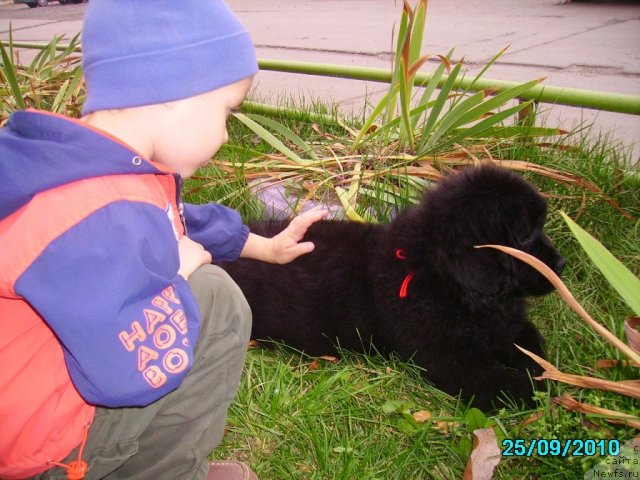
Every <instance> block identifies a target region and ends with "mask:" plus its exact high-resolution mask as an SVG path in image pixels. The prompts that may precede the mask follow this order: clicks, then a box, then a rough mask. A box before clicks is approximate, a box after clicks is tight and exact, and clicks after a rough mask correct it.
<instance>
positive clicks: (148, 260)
mask: <svg viewBox="0 0 640 480" xmlns="http://www.w3.org/2000/svg"><path fill="white" fill-rule="evenodd" d="M178 265H179V257H178V249H177V240H176V236H175V233H174V232H173V229H172V226H171V223H170V221H169V219H168V217H167V214H166V212H164V211H163V210H162V209H160V208H158V207H156V206H153V205H148V204H145V203H132V202H115V203H112V204H110V205H108V206H106V207H103V208H102V209H100V210H98V211H96V212H94V213H93V214H91V215H90V216H89V217H87V218H85V219H84V220H83V221H82V222H80V223H78V224H76V225H75V226H73V227H72V228H70V229H69V230H67V231H66V232H64V233H63V234H62V235H60V236H59V237H57V238H56V239H55V240H53V241H52V242H51V243H50V244H49V245H48V246H47V248H46V249H45V250H44V251H43V252H42V253H41V254H40V256H39V257H38V258H37V259H36V260H35V261H34V262H33V263H32V264H31V265H30V266H29V268H28V269H27V270H26V271H25V272H24V273H23V274H22V275H21V276H20V278H19V279H18V281H17V282H16V284H15V291H16V293H18V294H19V295H21V296H22V297H23V298H25V299H26V300H27V301H28V302H29V303H30V304H31V305H32V307H33V308H34V309H35V310H36V311H37V312H38V313H39V314H40V315H41V316H42V317H43V319H44V320H45V321H46V322H47V324H48V325H49V326H50V328H51V329H52V330H53V331H54V332H55V334H56V336H57V337H58V338H59V340H60V342H61V344H62V347H63V351H64V355H65V360H66V364H67V368H68V370H69V373H70V376H71V379H72V381H73V382H74V385H75V386H76V388H77V389H78V391H79V392H80V394H81V395H82V396H83V398H84V399H85V400H86V401H87V402H88V403H91V404H94V405H100V406H105V407H123V406H144V405H148V404H149V403H151V402H153V401H154V400H157V399H158V398H160V397H162V396H164V395H166V394H167V393H168V392H170V391H172V390H174V389H175V388H177V387H178V385H179V384H180V383H181V381H182V379H183V378H184V376H185V375H186V374H187V372H188V370H189V369H190V367H191V365H192V363H193V349H194V348H195V344H196V341H197V338H198V330H199V322H200V314H199V309H198V305H197V303H196V301H195V298H194V297H193V295H192V293H191V291H190V289H189V285H188V282H187V281H186V280H185V279H184V278H182V277H181V276H180V275H178V274H177V271H178Z"/></svg>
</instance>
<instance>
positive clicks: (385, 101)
mask: <svg viewBox="0 0 640 480" xmlns="http://www.w3.org/2000/svg"><path fill="white" fill-rule="evenodd" d="M396 93H397V86H396V87H394V88H392V89H391V90H390V91H389V92H388V93H386V94H385V95H384V97H382V99H381V100H380V102H378V105H377V106H376V108H374V109H373V111H372V112H371V114H370V115H369V117H367V119H366V120H365V122H364V124H363V125H362V128H361V129H360V131H359V132H358V135H357V136H356V138H355V140H354V141H353V145H352V147H351V148H352V149H355V148H357V147H358V146H360V143H361V142H362V139H363V138H364V136H365V135H366V134H367V133H368V132H369V129H370V128H371V126H372V125H373V124H374V122H375V121H376V120H377V119H378V117H379V116H380V115H381V114H382V112H383V111H384V110H385V109H386V108H388V107H389V103H390V99H391V97H395V95H396Z"/></svg>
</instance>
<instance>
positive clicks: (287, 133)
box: [246, 113, 318, 160]
mask: <svg viewBox="0 0 640 480" xmlns="http://www.w3.org/2000/svg"><path fill="white" fill-rule="evenodd" d="M246 115H247V117H249V118H251V119H252V120H255V121H256V122H258V123H260V124H262V125H264V126H266V127H269V128H271V129H272V130H275V131H276V132H278V133H279V134H280V135H282V136H283V137H284V138H286V139H287V140H289V141H290V142H292V143H294V144H296V145H297V146H298V147H300V148H301V149H302V150H303V151H304V153H305V154H308V155H309V156H310V157H311V158H313V159H314V160H317V159H318V157H317V156H316V154H315V152H314V151H313V149H312V148H311V146H310V145H309V144H308V143H307V142H305V141H304V140H303V139H302V138H300V137H299V136H298V135H296V134H295V133H294V132H292V131H291V130H290V129H288V128H287V127H285V126H284V125H282V124H281V123H280V122H277V121H275V120H273V119H271V118H268V117H263V116H262V115H258V114H256V113H247V114H246Z"/></svg>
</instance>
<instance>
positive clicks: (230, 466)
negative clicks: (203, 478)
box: [207, 460, 258, 480]
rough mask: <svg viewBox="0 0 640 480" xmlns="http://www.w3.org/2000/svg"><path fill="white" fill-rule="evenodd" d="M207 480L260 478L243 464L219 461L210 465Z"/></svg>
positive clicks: (249, 479) (255, 479)
mask: <svg viewBox="0 0 640 480" xmlns="http://www.w3.org/2000/svg"><path fill="white" fill-rule="evenodd" d="M207 480H258V477H256V474H255V473H253V472H252V471H251V469H250V468H249V467H248V466H247V465H245V464H244V463H242V462H236V461H233V460H219V461H216V462H210V463H209V474H208V475H207Z"/></svg>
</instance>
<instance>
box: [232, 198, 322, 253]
mask: <svg viewBox="0 0 640 480" xmlns="http://www.w3.org/2000/svg"><path fill="white" fill-rule="evenodd" d="M328 213H329V212H328V211H327V210H325V209H324V208H322V207H315V208H312V209H311V210H309V211H307V212H305V213H303V214H300V215H298V216H297V217H296V218H294V219H293V220H291V223H290V224H289V226H288V227H287V228H285V229H284V230H283V231H282V232H280V233H279V234H278V235H276V236H275V237H273V238H264V237H261V236H259V235H255V234H253V233H251V234H249V238H248V239H247V243H246V244H245V246H244V249H243V250H242V253H241V256H242V257H246V258H254V259H256V260H262V261H265V262H269V263H281V264H282V263H289V262H291V261H293V260H295V259H296V258H298V257H299V256H300V255H304V254H306V253H309V252H312V251H313V249H314V248H315V246H314V245H313V243H312V242H302V243H299V242H300V240H302V238H303V237H304V234H305V233H307V230H308V229H309V227H310V226H311V225H313V224H314V223H316V222H318V221H320V220H322V219H323V218H325V217H326V216H327V214H328Z"/></svg>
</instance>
